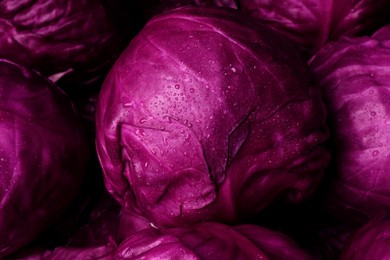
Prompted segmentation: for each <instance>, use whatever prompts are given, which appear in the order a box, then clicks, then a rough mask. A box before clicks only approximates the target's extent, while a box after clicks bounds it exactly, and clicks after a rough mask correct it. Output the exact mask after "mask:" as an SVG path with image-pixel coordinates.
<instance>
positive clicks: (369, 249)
mask: <svg viewBox="0 0 390 260" xmlns="http://www.w3.org/2000/svg"><path fill="white" fill-rule="evenodd" d="M389 258H390V220H389V218H388V217H381V218H375V219H373V220H372V221H370V222H369V223H367V224H366V225H365V226H364V227H362V228H360V229H359V230H357V231H356V232H355V233H354V234H353V235H352V236H351V238H350V240H349V241H348V243H347V245H346V246H345V248H344V250H343V252H342V254H341V257H340V259H341V260H368V259H389Z"/></svg>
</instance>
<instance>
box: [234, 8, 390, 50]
mask: <svg viewBox="0 0 390 260" xmlns="http://www.w3.org/2000/svg"><path fill="white" fill-rule="evenodd" d="M240 5H241V8H242V10H243V11H244V12H246V13H248V14H249V15H251V16H252V17H255V18H257V19H259V20H261V21H263V22H265V23H266V24H268V25H270V26H271V27H273V28H274V29H275V30H277V31H279V32H281V33H283V34H285V35H287V36H288V37H289V38H291V39H293V40H294V41H295V42H297V43H299V44H300V45H302V46H304V47H306V48H309V49H314V50H317V49H318V48H319V47H321V46H323V45H324V43H326V42H328V41H331V40H336V39H338V38H340V37H341V36H343V35H356V34H362V33H367V32H369V31H372V30H374V29H375V28H377V27H378V26H380V25H382V24H384V23H385V22H386V21H387V22H388V21H389V17H390V2H389V1H387V0H377V1H371V0H357V1H352V0H350V1H333V0H325V1H324V0H287V1H285V0H276V1H269V0H241V1H240Z"/></svg>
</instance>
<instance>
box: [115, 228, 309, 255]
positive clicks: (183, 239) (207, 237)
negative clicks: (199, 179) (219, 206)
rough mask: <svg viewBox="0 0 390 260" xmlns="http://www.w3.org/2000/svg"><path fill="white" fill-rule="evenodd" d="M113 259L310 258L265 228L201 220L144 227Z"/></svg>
mask: <svg viewBox="0 0 390 260" xmlns="http://www.w3.org/2000/svg"><path fill="white" fill-rule="evenodd" d="M111 257H112V258H114V259H237V260H238V259H276V260H277V259H280V260H281V259H299V260H304V259H313V258H312V257H311V256H310V255H309V254H308V253H306V252H305V251H304V250H303V249H301V248H300V247H299V246H298V245H297V244H296V243H295V242H294V241H293V240H291V239H290V238H288V237H286V236H285V235H283V234H280V233H277V232H274V231H270V230H268V229H265V228H262V227H259V226H254V225H242V226H236V227H230V226H226V225H223V224H219V223H210V222H209V223H207V222H206V223H201V224H195V225H193V226H188V227H181V228H171V229H162V230H158V229H154V228H149V229H144V230H142V231H140V232H137V233H136V234H133V235H132V236H130V237H128V238H127V239H126V240H125V241H123V242H122V243H121V244H120V245H119V247H118V248H117V250H116V251H115V253H114V254H113V255H112V256H111Z"/></svg>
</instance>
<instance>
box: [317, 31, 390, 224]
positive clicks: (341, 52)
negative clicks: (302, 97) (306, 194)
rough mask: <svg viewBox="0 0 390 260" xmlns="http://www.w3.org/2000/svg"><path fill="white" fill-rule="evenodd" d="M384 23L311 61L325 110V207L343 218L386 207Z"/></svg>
mask: <svg viewBox="0 0 390 260" xmlns="http://www.w3.org/2000/svg"><path fill="white" fill-rule="evenodd" d="M389 31H390V27H389V26H388V27H386V28H383V29H382V30H380V31H378V32H377V33H375V34H374V35H373V36H372V37H371V38H368V37H363V38H355V39H354V38H344V39H342V40H340V41H339V42H337V43H332V44H329V45H328V46H326V47H325V48H323V49H322V50H321V51H320V52H319V53H318V54H317V55H316V56H315V57H314V59H313V60H312V62H311V66H312V68H313V71H314V72H315V74H316V75H317V77H318V80H319V83H320V85H321V88H322V92H323V96H324V99H325V101H326V105H327V107H328V111H329V121H330V127H331V134H332V139H333V141H332V145H333V151H332V153H333V163H332V165H333V167H332V168H331V170H334V178H333V179H332V180H331V181H330V182H331V184H330V186H329V187H328V188H327V198H326V204H327V207H328V208H329V209H330V210H331V212H333V213H334V214H335V215H337V216H341V217H343V218H345V219H347V220H348V221H351V220H352V219H355V220H356V221H365V220H367V219H369V218H370V217H372V216H374V215H375V214H376V213H378V212H380V211H382V209H383V208H387V209H389V208H390V175H389V167H390V160H389V155H390V146H389V143H390V132H389V125H390V112H389V111H390V110H389V109H390V103H389V101H390V91H389V87H390V85H389V82H390V73H389V71H390V44H389V41H390V33H389Z"/></svg>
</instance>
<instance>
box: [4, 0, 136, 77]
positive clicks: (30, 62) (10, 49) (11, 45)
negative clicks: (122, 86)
mask: <svg viewBox="0 0 390 260" xmlns="http://www.w3.org/2000/svg"><path fill="white" fill-rule="evenodd" d="M118 5H119V6H122V9H124V10H126V8H124V7H125V5H124V2H123V1H121V0H114V1H111V2H110V3H109V4H108V3H106V2H105V1H104V0H102V1H100V0H99V1H95V0H84V1H78V0H54V1H47V0H23V1H13V0H4V1H1V2H0V58H6V59H9V60H12V61H14V62H16V63H19V64H22V65H24V66H27V67H29V68H32V69H35V70H38V71H40V72H41V73H42V74H44V75H46V76H49V75H52V74H56V73H69V72H70V71H74V73H75V74H76V75H78V76H77V77H85V75H84V74H85V73H87V74H90V75H89V76H88V77H89V78H88V79H85V78H83V80H85V81H87V80H91V78H93V77H96V75H95V74H96V73H97V72H99V73H102V71H104V70H106V69H107V66H110V65H111V64H112V63H113V62H114V58H115V57H117V55H119V53H120V52H121V51H122V50H123V47H125V46H126V44H127V41H128V38H129V37H130V36H129V35H130V33H127V34H126V32H131V29H132V28H131V26H132V24H130V20H131V19H132V18H133V17H130V18H129V17H127V16H126V19H128V20H129V22H128V24H126V23H125V22H124V21H123V18H122V17H123V15H122V14H120V13H117V11H118V10H117V9H118V8H117V7H116V6H118ZM113 12H116V13H115V15H113ZM128 15H129V16H130V15H131V14H128ZM121 19H122V20H121ZM60 75H61V74H59V75H57V76H56V77H59V76H60ZM56 77H53V80H54V81H55V79H56ZM75 81H76V80H73V81H72V82H73V84H74V82H75Z"/></svg>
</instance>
